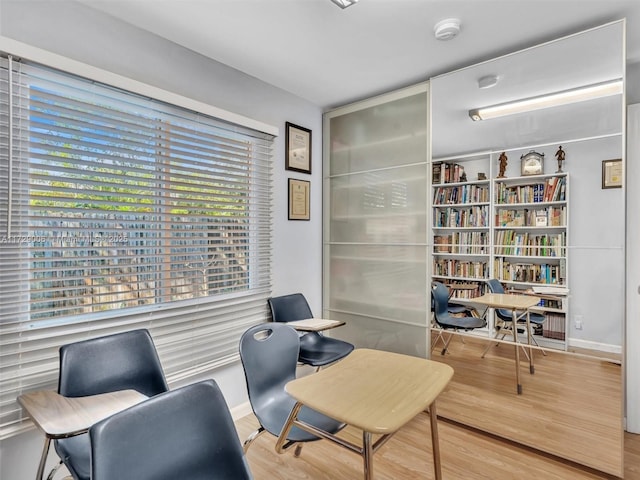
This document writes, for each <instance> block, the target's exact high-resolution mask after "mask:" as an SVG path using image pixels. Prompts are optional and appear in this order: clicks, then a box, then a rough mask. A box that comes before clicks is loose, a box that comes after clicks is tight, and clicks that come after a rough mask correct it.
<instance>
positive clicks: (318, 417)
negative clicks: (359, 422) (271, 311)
mask: <svg viewBox="0 0 640 480" xmlns="http://www.w3.org/2000/svg"><path fill="white" fill-rule="evenodd" d="M299 344H300V342H299V339H298V333H297V332H296V331H295V330H294V329H293V328H292V327H289V326H287V325H286V324H283V323H273V322H271V323H264V324H260V325H256V326H254V327H252V328H250V329H249V330H247V331H246V332H245V333H244V334H243V335H242V337H241V338H240V359H241V360H242V366H243V368H244V373H245V378H246V382H247V391H248V393H249V402H250V403H251V408H252V409H253V413H254V414H255V416H256V418H257V419H258V422H259V423H260V427H259V428H258V430H256V431H255V432H253V433H252V434H251V435H250V436H249V438H247V440H246V441H245V442H244V450H245V451H247V450H248V449H249V446H250V445H251V443H252V442H253V441H254V440H255V439H256V438H258V436H260V435H261V434H262V433H264V432H265V431H266V432H269V433H271V434H272V435H274V436H276V437H278V436H279V435H280V431H281V430H282V427H283V426H284V424H285V422H286V421H287V418H288V417H289V414H290V413H291V410H292V409H293V407H294V405H295V404H296V401H295V400H294V399H293V398H292V397H291V396H290V395H289V394H288V393H287V392H286V390H285V388H284V387H285V385H286V384H287V383H288V382H289V381H291V380H294V379H295V378H296V368H297V364H298V350H299ZM300 416H301V418H302V419H303V420H304V421H305V422H307V423H309V424H311V425H315V426H317V427H318V428H320V429H321V430H324V431H327V432H330V433H336V432H338V431H340V430H341V429H342V428H343V427H344V426H345V425H344V424H343V423H341V422H338V421H337V420H334V419H332V418H329V417H327V416H325V415H322V414H320V413H318V412H316V411H315V410H311V409H310V408H307V407H303V411H302V413H301V414H300ZM319 439H320V438H319V437H317V436H315V435H312V434H310V433H308V432H305V431H304V430H301V429H299V428H293V429H292V430H291V432H290V434H289V436H288V437H287V445H286V447H285V448H289V447H291V446H293V445H296V451H295V454H296V456H297V455H299V454H300V449H301V448H302V445H301V442H311V441H315V440H319Z"/></svg>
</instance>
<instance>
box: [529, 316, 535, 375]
mask: <svg viewBox="0 0 640 480" xmlns="http://www.w3.org/2000/svg"><path fill="white" fill-rule="evenodd" d="M527 343H528V344H529V373H531V374H534V373H535V372H536V367H535V366H534V365H533V348H531V317H530V315H529V309H527Z"/></svg>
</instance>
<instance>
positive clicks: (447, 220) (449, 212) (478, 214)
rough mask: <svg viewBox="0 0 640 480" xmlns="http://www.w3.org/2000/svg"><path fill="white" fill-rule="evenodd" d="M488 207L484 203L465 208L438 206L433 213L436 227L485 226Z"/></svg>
mask: <svg viewBox="0 0 640 480" xmlns="http://www.w3.org/2000/svg"><path fill="white" fill-rule="evenodd" d="M488 214H489V209H488V207H487V206H486V205H481V206H475V207H465V208H460V207H458V208H455V207H447V208H439V209H438V210H437V211H436V212H435V215H434V222H435V223H434V226H435V227H436V228H447V227H448V228H460V227H487V226H488V222H487V218H488Z"/></svg>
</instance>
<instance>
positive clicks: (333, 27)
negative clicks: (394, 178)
mask: <svg viewBox="0 0 640 480" xmlns="http://www.w3.org/2000/svg"><path fill="white" fill-rule="evenodd" d="M79 1H81V2H82V3H84V4H87V5H90V6H92V7H94V8H96V9H99V10H101V11H103V12H106V13H108V14H110V15H112V16H114V17H117V18H120V19H122V20H124V21H126V22H128V23H131V24H133V25H136V26H138V27H140V28H142V29H144V30H148V31H149V32H152V33H154V34H156V35H159V36H161V37H164V38H166V39H168V40H171V41H173V42H175V43H177V44H180V45H182V46H184V47H187V48H189V49H191V50H194V51H196V52H199V53H200V54H202V55H205V56H207V57H210V58H212V59H215V60H217V61H219V62H222V63H224V64H226V65H229V66H231V67H233V68H235V69H237V70H240V71H242V72H245V73H247V74H249V75H251V76H254V77H257V78H259V79H261V80H263V81H265V82H267V83H270V84H272V85H275V86H277V87H279V88H282V89H283V90H286V91H288V92H291V93H293V94H295V95H297V96H299V97H302V98H304V99H306V100H308V101H310V102H312V103H314V104H316V105H319V106H321V107H323V108H324V109H329V108H332V107H336V106H340V105H344V104H346V103H350V102H353V101H356V100H360V99H362V98H366V97H370V96H372V95H376V94H379V93H383V92H386V91H389V90H392V89H395V88H398V87H402V86H406V85H411V84H414V83H417V82H420V81H424V80H427V79H428V78H430V77H432V76H436V75H440V74H443V73H445V72H449V71H452V70H455V69H458V68H460V67H463V66H467V65H470V64H474V63H477V62H480V61H484V60H487V59H490V58H494V57H496V56H499V55H503V54H506V53H510V52H512V51H515V50H519V49H522V48H525V47H528V46H531V45H535V44H538V43H541V42H544V41H548V40H551V39H554V38H557V37H561V36H564V35H568V34H571V33H575V32H578V31H581V30H584V29H586V28H590V27H593V26H597V25H600V24H603V23H606V22H609V21H613V20H618V19H620V18H623V17H626V18H627V62H628V63H635V62H640V1H638V0H598V1H596V0H360V1H359V3H357V4H355V5H353V6H351V7H349V8H347V9H344V10H342V9H340V8H339V7H337V6H336V5H334V4H333V3H332V2H330V1H329V0H79ZM450 17H457V18H459V19H460V20H461V25H462V26H461V31H460V34H459V35H458V36H457V37H456V38H455V39H453V40H450V41H446V42H445V41H440V40H436V39H435V38H434V35H433V27H434V25H435V24H436V23H437V22H438V21H440V20H442V19H445V18H450Z"/></svg>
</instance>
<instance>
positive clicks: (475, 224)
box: [431, 153, 491, 301]
mask: <svg viewBox="0 0 640 480" xmlns="http://www.w3.org/2000/svg"><path fill="white" fill-rule="evenodd" d="M490 166H491V163H490V155H489V154H488V153H487V154H478V155H472V156H469V157H455V158H448V159H440V160H438V161H436V162H434V163H433V164H432V176H431V181H432V230H433V252H432V256H433V265H432V279H433V280H437V281H439V282H442V283H444V284H447V285H450V286H452V285H456V284H464V285H469V284H471V285H476V286H477V287H476V288H475V289H470V288H465V289H456V288H452V290H453V295H452V299H453V300H458V301H460V300H469V299H471V298H473V297H476V296H479V295H482V294H483V293H484V291H485V285H484V281H485V280H486V279H488V278H489V274H490V269H491V262H490V259H491V257H490V254H491V222H490V218H491V182H490V180H489V177H488V175H489V169H490Z"/></svg>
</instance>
